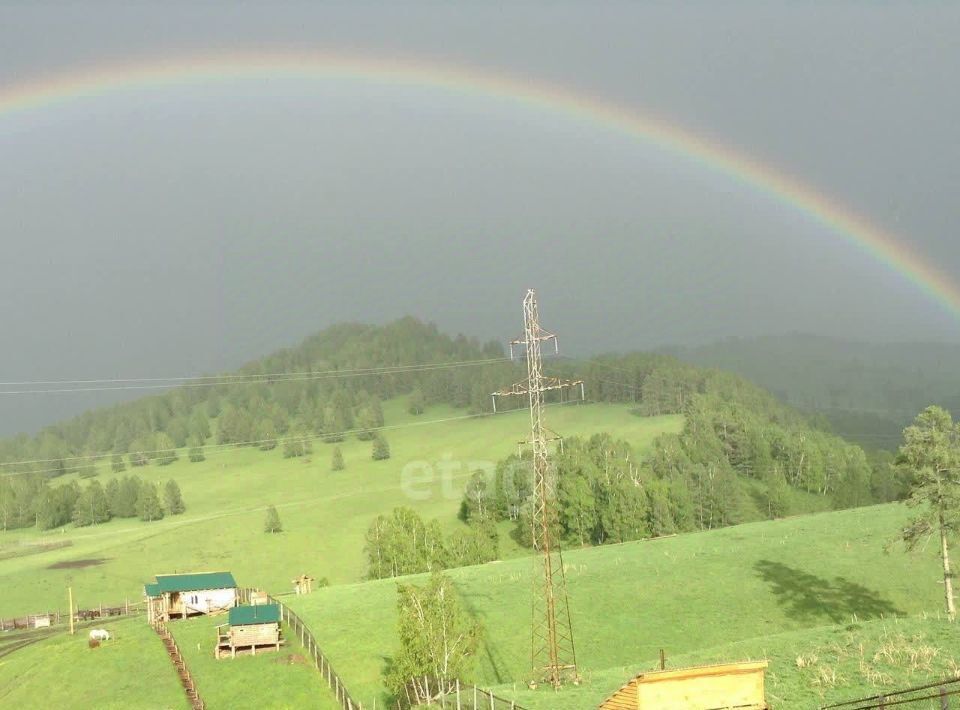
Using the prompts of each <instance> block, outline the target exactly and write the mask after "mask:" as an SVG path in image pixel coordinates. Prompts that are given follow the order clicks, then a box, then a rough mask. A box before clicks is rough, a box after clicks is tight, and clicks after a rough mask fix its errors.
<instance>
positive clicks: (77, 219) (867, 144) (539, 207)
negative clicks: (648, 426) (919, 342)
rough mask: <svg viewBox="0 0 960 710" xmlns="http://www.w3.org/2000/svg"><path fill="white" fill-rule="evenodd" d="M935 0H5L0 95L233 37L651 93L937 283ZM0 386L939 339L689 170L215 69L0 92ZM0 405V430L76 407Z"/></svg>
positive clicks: (952, 105)
mask: <svg viewBox="0 0 960 710" xmlns="http://www.w3.org/2000/svg"><path fill="white" fill-rule="evenodd" d="M958 31H960V3H956V2H950V3H948V2H944V3H936V2H917V3H915V4H907V3H872V2H862V3H845V2H824V3H783V4H781V3H775V2H762V3H738V2H727V3H693V4H687V5H685V6H684V7H677V4H676V3H663V4H652V3H651V4H647V3H623V4H616V3H582V4H560V3H555V2H550V3H543V4H532V3H524V4H516V3H499V4H493V3H474V4H469V3H427V4H415V3H402V4H400V3H389V4H388V3H384V4H374V3H359V2H355V3H350V4H342V5H339V4H322V3H303V4H294V3H283V2H270V3H266V2H264V3H255V2H248V3H243V4H215V3H189V4H179V5H178V4H174V3H156V4H149V3H136V2H124V3H117V4H104V3H95V2H83V3H80V2H76V3H53V2H47V3H44V2H30V3H16V2H4V1H3V0H0V92H2V91H3V88H4V87H6V86H9V85H13V84H18V83H21V82H25V81H30V79H31V77H35V76H37V77H39V76H49V75H56V74H58V73H75V72H77V71H78V70H79V69H80V68H82V67H87V66H111V65H113V66H116V65H122V64H126V63H132V62H136V61H144V60H148V59H153V58H159V59H164V58H167V59H183V58H185V57H188V56H192V55H197V54H217V53H221V52H229V51H233V50H242V51H247V52H256V51H258V50H270V51H284V50H290V51H295V50H298V49H313V50H322V51H331V52H337V51H340V52H346V53H350V54H353V55H358V56H365V55H376V56H378V57H387V58H389V57H400V56H403V57H414V58H419V59H420V60H422V61H428V62H432V63H435V64H437V65H439V66H443V65H445V64H455V65H457V66H463V67H474V68H477V69H481V70H484V71H486V72H494V73H497V72H499V73H504V74H508V75H510V76H513V77H516V78H519V79H520V80H529V81H531V82H534V83H535V82H537V81H546V82H549V83H552V84H557V85H562V86H566V87H569V88H570V89H572V90H574V91H581V92H584V93H586V94H589V95H591V96H596V97H599V98H603V99H609V100H611V101H615V102H617V103H620V104H622V105H625V106H629V107H634V108H636V109H637V110H639V111H644V112H649V113H653V114H656V115H659V116H662V117H665V118H667V119H668V120H670V121H673V122H675V123H676V124H677V125H678V126H682V127H684V128H685V129H688V130H690V131H692V132H695V133H698V134H701V135H704V136H707V137H709V138H710V139H712V140H715V141H717V142H719V143H722V144H724V145H728V146H730V147H733V148H735V149H737V150H739V151H742V152H744V153H746V154H748V155H750V156H752V157H754V158H755V159H758V160H760V161H762V162H765V163H767V164H769V165H770V166H772V167H774V168H777V169H780V170H783V171H784V172H787V173H789V174H790V175H792V176H794V177H796V178H797V179H800V180H802V181H805V182H807V183H809V184H810V185H812V186H814V187H816V188H817V189H818V190H820V191H822V192H824V193H826V194H827V195H829V196H831V198H833V199H834V200H835V201H837V202H839V203H842V204H844V205H846V206H848V207H849V208H851V209H853V210H854V211H856V212H859V213H862V214H863V215H865V216H867V217H868V218H870V219H871V220H872V221H874V222H875V223H877V224H879V225H881V226H882V227H884V228H886V229H888V230H890V231H892V232H895V233H896V234H898V235H899V236H900V237H901V238H902V240H903V241H904V242H905V243H907V244H909V245H910V246H912V247H913V248H914V249H916V250H917V251H919V252H921V253H922V254H924V255H926V256H927V257H928V258H929V259H930V260H932V261H933V262H935V263H936V264H938V265H939V266H940V267H941V268H942V269H943V270H944V271H946V272H947V273H950V274H958V278H960V244H958V241H957V239H956V236H957V235H956V225H957V223H958V221H960V220H958V217H960V206H958V204H960V203H958V199H957V195H958V194H960V167H958V166H960V140H958V136H957V127H958V125H960V92H958V91H957V82H958V73H960V42H958V41H957V36H958ZM0 239H2V245H3V252H2V253H3V257H2V261H0V287H2V289H3V298H2V301H0V319H2V323H3V334H4V337H3V348H2V349H0V375H2V377H0V379H2V380H5V381H11V380H27V379H57V378H86V377H117V376H168V375H180V374H192V373H199V372H204V371H213V370H217V369H221V368H226V367H232V366H235V365H237V364H239V363H241V362H243V361H246V360H249V359H251V358H253V357H256V356H258V355H260V354H264V353H266V352H269V351H271V350H273V349H275V348H277V347H279V346H283V345H287V344H291V343H293V342H296V341H298V340H299V339H300V338H301V337H303V336H305V335H307V334H309V333H311V332H313V331H316V330H318V329H320V328H322V327H324V326H326V325H329V324H331V323H333V322H337V321H342V320H362V321H372V322H382V321H386V320H388V319H392V318H395V317H398V316H401V315H404V314H413V315H416V316H418V317H421V318H423V319H426V320H432V321H435V322H437V323H438V324H439V325H440V326H441V327H442V328H444V329H447V330H450V331H455V332H456V331H462V332H466V333H470V334H477V335H480V336H482V337H485V338H488V337H497V338H502V337H506V336H512V335H514V333H515V331H516V330H517V328H518V327H519V320H520V311H519V301H520V298H521V297H522V293H523V290H524V289H525V288H527V287H528V286H533V287H536V288H537V289H538V290H539V292H540V294H541V311H542V314H543V317H544V319H545V322H546V324H547V325H548V327H550V328H551V329H553V330H556V331H558V332H560V333H561V334H562V342H563V344H564V346H565V348H566V349H567V351H568V352H574V353H586V352H590V351H596V350H606V349H624V348H634V347H650V346H656V345H662V344H667V343H677V342H695V341H705V340H710V339H714V338H718V337H723V336H726V335H750V334H764V333H779V332H785V331H794V330H800V331H809V332H815V333H822V334H830V335H839V336H848V337H855V338H867V339H883V340H891V339H895V340H904V339H937V340H948V341H960V324H958V322H957V321H956V320H955V319H954V318H952V317H951V316H949V314H948V313H946V311H945V310H944V309H943V308H942V307H939V306H938V305H937V304H936V303H934V302H933V301H931V300H930V299H929V298H928V297H925V296H924V295H922V294H921V293H920V292H919V291H918V290H917V289H916V288H915V287H914V286H912V285H911V284H909V283H908V282H906V281H905V280H904V279H903V278H902V277H900V276H898V275H896V274H894V273H892V272H891V271H890V270H889V269H887V268H885V267H883V266H881V265H879V264H878V263H876V262H875V261H872V260H871V259H870V258H868V257H867V256H866V255H865V254H864V253H863V252H862V251H860V250H858V249H856V248H854V247H852V246H850V245H849V244H848V243H846V242H844V241H842V240H841V239H839V238H838V237H837V236H836V235H835V234H832V233H831V232H830V231H828V230H826V229H825V228H823V227H822V226H820V225H818V224H816V223H814V222H812V221H811V220H810V219H808V218H806V217H804V216H803V215H802V214H800V213H798V212H796V211H795V210H792V209H791V208H789V207H787V206H784V205H783V204H780V203H777V202H773V201H771V200H770V199H769V198H767V197H765V196H764V195H762V194H760V193H758V192H756V191H752V190H750V189H749V188H745V187H743V186H740V185H737V184H735V183H734V182H732V181H731V180H730V179H729V178H727V177H725V176H723V175H720V174H717V173H714V172H710V171H709V170H706V169H704V168H703V166H701V165H699V164H697V163H695V162H692V161H690V160H686V159H683V158H681V157H679V156H675V155H671V154H668V153H665V152H663V151H661V150H658V149H656V148H655V147H653V146H650V145H645V144H643V143H640V142H636V141H631V140H628V139H626V138H625V137H624V136H623V135H621V134H618V133H617V132H615V131H611V130H606V129H603V128H602V127H597V126H590V125H586V124H584V123H582V122H577V121H574V120H571V119H569V118H567V117H564V116H563V115H560V114H557V113H555V112H546V111H538V110H534V109H531V108H524V107H518V106H517V105H516V104H515V103H513V102H509V101H503V100H494V99H489V98H483V97H481V96H478V95H470V94H459V93H452V92H444V91H438V90H431V89H415V88H409V87H408V88H402V87H398V86H395V85H390V84H377V83H358V82H344V81H308V80H303V79H299V80H294V79H291V78H289V77H286V78H284V77H282V76H281V77H274V78H271V79H270V80H265V79H252V80H247V81H242V80H233V81H224V82H216V83H207V84H201V85H198V84H190V85H182V86H177V85H174V86H169V87H164V88H162V89H151V90H144V91H126V92H119V93H114V94H108V95H105V96H103V97H100V98H96V99H90V100H83V101H76V102H69V103H60V104H56V105H53V106H50V107H46V108H41V109H37V110H33V111H26V112H19V113H15V114H14V113H11V114H6V115H4V114H0ZM99 401H101V400H98V399H96V398H88V397H80V396H78V395H70V396H62V397H60V398H57V399H55V398H54V397H53V396H52V395H50V396H45V397H32V398H26V397H18V398H11V397H9V396H8V397H6V398H4V399H3V400H2V401H0V432H3V431H15V430H23V429H33V428H35V427H36V426H37V425H38V424H41V423H43V422H46V421H50V420H52V419H56V418H59V417H60V416H63V415H67V414H71V413H74V412H76V411H79V410H82V409H84V408H86V407H88V406H91V405H93V404H96V403H98V402H99Z"/></svg>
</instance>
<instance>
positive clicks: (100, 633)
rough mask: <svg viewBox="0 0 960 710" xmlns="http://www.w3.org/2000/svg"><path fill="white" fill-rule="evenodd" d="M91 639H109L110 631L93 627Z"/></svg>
mask: <svg viewBox="0 0 960 710" xmlns="http://www.w3.org/2000/svg"><path fill="white" fill-rule="evenodd" d="M90 640H91V641H109V640H110V632H109V631H107V630H106V629H92V630H91V631H90Z"/></svg>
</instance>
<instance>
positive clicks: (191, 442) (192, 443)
mask: <svg viewBox="0 0 960 710" xmlns="http://www.w3.org/2000/svg"><path fill="white" fill-rule="evenodd" d="M187 446H189V447H190V448H189V449H188V450H187V458H188V459H189V460H190V463H200V462H201V461H206V460H207V457H206V455H205V454H204V453H203V439H201V438H200V437H198V436H195V435H191V436H190V438H189V439H187Z"/></svg>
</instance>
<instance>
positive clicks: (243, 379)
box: [0, 357, 510, 395]
mask: <svg viewBox="0 0 960 710" xmlns="http://www.w3.org/2000/svg"><path fill="white" fill-rule="evenodd" d="M509 360H510V358H507V357H498V358H487V359H483V360H462V361H456V362H437V363H426V364H422V365H390V366H383V367H372V368H357V369H351V370H327V371H323V372H294V373H287V372H277V373H266V374H250V375H205V376H201V377H198V378H191V377H171V378H127V379H114V380H110V379H103V380H86V381H85V380H59V381H58V380H34V381H23V382H2V383H0V386H5V387H18V386H24V387H30V386H34V385H40V384H77V385H82V384H107V385H115V386H109V387H63V388H56V389H51V388H42V389H16V390H2V391H0V395H17V394H65V393H71V392H109V391H118V390H156V389H171V388H174V387H177V388H180V387H220V386H225V385H237V384H240V385H247V384H267V385H274V384H279V383H282V382H305V381H313V380H328V379H338V378H345V377H364V376H376V375H393V374H402V373H406V372H430V371H434V370H449V369H455V368H458V367H476V366H479V365H490V364H494V363H499V362H508V361H509ZM196 380H200V381H196ZM147 382H152V383H155V384H134V383H147ZM160 383H164V384H160Z"/></svg>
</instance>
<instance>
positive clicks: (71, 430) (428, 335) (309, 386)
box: [0, 318, 902, 538]
mask: <svg viewBox="0 0 960 710" xmlns="http://www.w3.org/2000/svg"><path fill="white" fill-rule="evenodd" d="M412 365H416V367H410V366H412ZM547 365H548V368H549V369H550V371H551V372H553V373H556V374H559V375H568V376H576V377H578V378H582V379H584V380H585V381H586V383H587V397H588V399H590V400H594V401H605V402H629V403H631V404H632V405H633V406H634V407H635V411H636V412H637V413H638V414H640V415H660V414H679V413H682V414H685V415H686V417H687V425H686V428H685V430H684V432H683V433H682V434H681V435H679V436H674V437H670V436H667V437H663V438H661V440H660V441H658V443H657V447H656V451H655V452H654V454H653V455H652V456H651V457H650V460H649V461H647V462H636V465H637V466H640V464H641V463H643V466H642V467H641V468H642V469H643V471H644V474H643V475H645V476H647V477H648V479H649V480H651V481H653V480H656V481H659V482H660V483H658V484H657V485H658V486H663V487H666V488H669V487H671V486H672V487H673V488H679V487H680V486H681V482H682V483H683V484H685V485H687V486H688V487H689V492H690V494H691V495H696V496H697V500H698V501H700V502H698V503H697V507H696V511H695V516H694V520H695V523H694V524H695V525H696V526H704V527H710V526H715V525H719V524H726V523H728V522H731V521H735V520H737V519H738V517H739V513H738V508H739V507H740V506H739V503H738V497H737V496H732V495H731V496H727V495H723V496H721V498H722V500H723V502H722V504H721V503H716V502H711V501H714V500H715V499H717V496H718V495H720V494H719V493H718V491H721V490H724V489H725V488H731V489H733V488H736V489H737V490H740V491H741V492H742V490H743V487H742V486H731V485H729V482H730V481H732V480H735V479H734V478H732V477H735V476H740V477H741V478H744V477H745V478H750V479H753V480H754V481H755V482H756V486H754V487H753V488H752V489H751V490H756V488H757V487H760V488H763V489H764V490H769V491H772V492H777V491H782V490H784V489H783V481H786V485H787V486H789V487H790V488H793V489H797V490H802V491H806V492H809V493H810V494H812V495H819V496H826V497H828V498H829V499H830V500H831V501H834V502H835V503H836V504H837V505H858V504H861V503H863V502H867V501H870V500H889V499H892V498H898V497H901V496H902V491H901V488H902V486H901V485H900V484H899V482H898V481H897V480H896V478H895V475H894V469H893V467H892V466H891V465H889V464H884V465H868V463H867V461H866V458H865V456H864V454H863V452H862V451H861V450H860V449H859V448H857V447H854V446H849V445H847V444H845V443H844V442H842V441H840V440H839V439H837V438H836V437H833V436H831V435H830V434H829V433H828V432H827V431H826V428H827V427H826V425H825V424H824V422H822V421H812V420H809V419H807V418H805V417H804V416H802V415H800V414H798V413H797V412H795V411H793V410H791V409H789V408H788V407H786V406H784V405H782V404H780V403H779V402H778V401H777V400H776V399H775V398H774V397H772V396H771V395H769V394H767V393H766V392H765V391H763V390H761V389H759V388H757V387H754V386H753V385H750V384H749V383H747V382H746V381H745V380H743V379H741V378H739V377H737V376H734V375H729V374H725V373H722V372H719V371H715V370H705V369H701V368H697V367H693V366H691V365H687V364H684V363H681V362H680V361H678V360H676V359H674V358H671V357H668V356H665V355H651V354H635V355H628V356H623V357H598V358H594V359H592V360H589V361H585V362H577V361H573V360H568V359H565V358H559V359H554V360H551V361H549V362H548V363H547ZM522 369H523V365H522V362H510V361H509V359H508V358H506V357H505V354H504V350H503V348H502V346H500V345H499V344H497V343H487V344H481V343H479V342H478V341H476V340H473V339H469V338H466V337H464V336H457V337H450V336H447V335H444V334H442V333H440V332H439V331H438V330H437V329H436V327H435V326H433V325H428V324H424V323H421V322H419V321H417V320H416V319H413V318H404V319H401V320H398V321H396V322H394V323H391V324H388V325H385V326H367V325H356V324H346V325H337V326H333V327H331V328H328V329H326V330H324V331H322V332H321V333H319V334H317V335H315V336H313V337H311V338H308V339H307V340H305V341H304V342H303V343H302V344H300V345H299V346H297V347H294V348H289V349H286V350H282V351H279V352H277V353H275V354H273V355H270V356H268V357H265V358H263V359H261V360H258V361H256V362H254V363H251V364H249V365H247V366H245V367H243V368H241V369H240V370H239V371H238V372H237V373H233V374H231V375H229V376H224V377H223V378H222V379H219V380H217V379H214V380H204V381H200V382H197V383H188V385H190V386H183V387H179V388H176V389H172V390H170V391H168V392H166V393H164V394H162V395H157V396H152V397H146V398H143V399H139V400H136V401H133V402H129V403H125V404H119V405H115V406H113V407H109V408H104V409H99V410H95V411H91V412H87V413H85V414H83V415H81V416H79V417H76V418H74V419H71V420H69V421H66V422H63V423H60V424H57V425H54V426H50V427H47V428H46V429H44V430H43V431H41V432H40V433H39V434H37V435H36V436H32V437H30V436H19V437H14V438H10V439H5V440H2V441H0V473H2V475H0V524H2V525H3V526H4V527H5V528H16V527H24V526H31V525H36V524H38V521H39V520H40V518H41V517H43V518H44V519H47V518H48V517H49V516H48V515H47V514H46V512H44V514H43V515H41V511H40V510H39V508H38V506H40V505H43V506H44V507H45V509H46V508H50V507H51V506H53V507H54V508H55V507H56V506H55V505H54V504H53V503H52V502H51V501H56V500H59V498H58V497H59V496H65V497H69V496H70V494H69V493H64V492H60V493H56V492H54V491H52V490H51V491H49V492H48V491H47V486H48V482H49V481H50V480H51V479H53V478H56V477H58V476H61V475H63V474H66V473H76V474H77V477H78V478H93V477H95V476H96V475H97V473H98V472H99V471H100V470H101V469H103V468H106V467H109V469H110V470H112V471H113V472H115V473H118V474H119V473H122V472H125V471H128V470H136V469H137V468H139V467H142V466H147V465H154V466H166V465H169V464H171V463H173V462H174V461H176V460H178V458H180V457H181V456H182V457H183V458H184V459H185V460H186V461H188V462H198V461H202V460H204V459H205V458H206V457H207V456H208V455H209V454H210V453H211V451H212V450H215V449H216V448H218V447H232V446H255V447H258V448H260V449H262V450H264V451H266V452H271V451H274V450H276V452H277V453H276V454H275V455H278V456H280V455H282V456H286V457H297V456H305V455H308V454H309V453H310V452H311V450H312V448H313V446H314V445H315V444H316V445H322V444H323V443H328V444H333V445H336V444H337V443H339V442H340V441H342V440H343V439H344V438H345V437H347V436H353V437H357V438H359V439H362V440H367V441H370V442H371V451H372V454H371V455H372V456H373V457H374V458H385V457H387V456H389V446H388V445H387V444H386V441H385V440H384V439H383V438H382V433H381V432H380V428H381V427H383V425H384V418H383V409H382V406H381V401H383V400H385V399H388V398H393V397H397V396H403V397H405V398H406V405H405V406H406V408H407V409H408V411H409V412H410V413H411V414H414V415H420V414H422V412H423V411H424V409H425V407H428V406H430V405H431V404H437V403H444V404H448V405H452V406H454V407H457V408H461V409H463V410H465V411H467V412H470V413H476V414H481V413H489V412H490V397H489V393H490V392H491V391H494V390H495V389H497V388H499V387H501V386H502V385H503V384H504V383H509V382H513V381H515V380H518V379H520V378H521V377H522ZM238 378H250V379H252V380H253V381H249V380H246V381H243V383H241V382H240V381H238ZM192 385H200V386H192ZM552 396H554V397H556V396H557V393H553V395H552ZM554 401H556V400H554ZM498 406H499V407H500V408H505V407H518V406H524V403H523V401H521V398H515V401H512V402H511V401H509V400H505V401H503V402H501V403H500V404H499V405H498ZM878 472H879V473H878ZM655 488H656V487H655ZM769 498H770V499H769V501H768V504H767V507H768V508H769V511H770V513H771V514H782V513H783V512H785V510H786V509H785V504H784V502H783V501H782V500H781V498H782V496H780V495H772V494H771V495H770V496H769ZM61 507H62V506H61ZM53 517H54V518H56V519H60V518H62V515H60V516H57V515H54V516H53ZM674 517H675V518H678V520H675V521H674V522H673V525H674V526H675V527H676V526H679V527H683V526H685V525H686V524H687V523H686V518H685V517H684V515H680V514H679V513H678V514H677V515H674ZM668 527H669V526H668ZM618 534H619V533H618ZM606 536H607V532H604V533H603V537H604V538H606ZM614 537H616V535H614Z"/></svg>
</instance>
